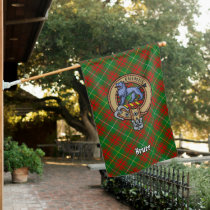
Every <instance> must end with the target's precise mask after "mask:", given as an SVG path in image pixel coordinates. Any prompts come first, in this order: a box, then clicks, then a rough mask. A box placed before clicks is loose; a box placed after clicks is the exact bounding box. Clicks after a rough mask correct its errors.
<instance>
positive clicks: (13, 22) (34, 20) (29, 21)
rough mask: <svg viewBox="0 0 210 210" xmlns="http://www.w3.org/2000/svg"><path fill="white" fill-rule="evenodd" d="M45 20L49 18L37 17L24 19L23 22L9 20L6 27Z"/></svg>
mask: <svg viewBox="0 0 210 210" xmlns="http://www.w3.org/2000/svg"><path fill="white" fill-rule="evenodd" d="M45 20H47V17H36V18H29V19H22V20H9V21H6V26H8V25H16V24H26V23H35V22H43V21H45Z"/></svg>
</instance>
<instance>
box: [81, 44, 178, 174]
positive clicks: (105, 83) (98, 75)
mask: <svg viewBox="0 0 210 210" xmlns="http://www.w3.org/2000/svg"><path fill="white" fill-rule="evenodd" d="M81 67H82V72H83V76H84V80H85V85H86V88H87V92H88V96H89V100H90V103H91V106H92V110H93V114H94V120H95V123H96V126H97V130H98V135H99V139H100V144H101V148H102V152H103V158H104V160H105V165H106V170H107V173H108V176H109V177H115V176H120V175H127V174H131V173H134V172H138V171H140V170H142V169H145V168H148V167H150V166H151V165H153V164H155V163H157V162H159V161H163V160H166V159H170V158H173V157H176V156H177V151H176V146H175V143H174V139H173V133H172V130H171V126H170V120H169V117H168V109H167V105H166V96H165V90H164V83H163V73H162V70H161V59H160V49H159V47H158V45H157V44H152V45H146V46H143V47H140V48H136V49H133V50H129V51H126V52H122V53H119V54H113V55H111V56H107V57H102V58H97V59H91V60H87V61H83V62H81ZM126 74H137V75H140V76H143V77H144V78H146V79H147V80H148V81H149V82H150V84H151V88H152V102H151V106H150V109H149V111H148V113H147V114H146V115H144V116H143V122H144V127H143V129H141V130H139V131H135V130H134V129H133V126H132V122H131V121H130V120H124V121H122V120H119V119H117V118H115V117H114V113H113V112H112V110H111V108H110V106H109V103H108V92H109V89H110V87H111V85H112V84H113V82H114V81H115V80H116V79H117V78H119V77H121V76H123V75H126ZM148 145H150V150H148V151H147V152H144V153H142V154H138V155H137V154H136V152H135V148H139V149H140V148H144V147H145V146H148Z"/></svg>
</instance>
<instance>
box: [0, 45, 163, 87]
mask: <svg viewBox="0 0 210 210" xmlns="http://www.w3.org/2000/svg"><path fill="white" fill-rule="evenodd" d="M157 44H158V46H159V47H165V46H166V44H167V43H166V42H165V41H163V42H158V43H157ZM79 67H81V66H80V64H75V65H73V66H70V67H67V68H63V69H58V70H55V71H51V72H48V73H45V74H40V75H37V76H33V77H29V78H23V79H20V80H16V81H13V82H3V89H8V88H10V87H11V86H13V85H17V84H20V83H24V82H28V81H30V80H35V79H40V78H42V77H47V76H50V75H54V74H59V73H61V72H64V71H70V70H74V69H77V68H79Z"/></svg>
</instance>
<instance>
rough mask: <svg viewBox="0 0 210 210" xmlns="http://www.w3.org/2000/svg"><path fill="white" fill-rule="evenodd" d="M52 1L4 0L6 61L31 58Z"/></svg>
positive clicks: (19, 60) (22, 60) (16, 61)
mask: <svg viewBox="0 0 210 210" xmlns="http://www.w3.org/2000/svg"><path fill="white" fill-rule="evenodd" d="M51 2H52V0H4V13H5V14H4V61H5V62H15V63H18V62H26V61H27V60H28V58H29V57H30V55H31V53H32V50H33V48H34V45H35V43H36V40H37V38H38V35H39V33H40V31H41V29H42V26H43V23H44V21H45V20H46V19H47V14H48V10H49V8H50V5H51Z"/></svg>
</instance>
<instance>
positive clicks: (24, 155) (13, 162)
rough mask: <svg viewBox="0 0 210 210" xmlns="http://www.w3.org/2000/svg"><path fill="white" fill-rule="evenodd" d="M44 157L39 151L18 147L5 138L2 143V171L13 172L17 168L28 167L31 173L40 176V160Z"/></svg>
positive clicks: (41, 166) (8, 138)
mask: <svg viewBox="0 0 210 210" xmlns="http://www.w3.org/2000/svg"><path fill="white" fill-rule="evenodd" d="M44 155H45V153H44V152H43V151H42V150H41V149H36V150H33V149H31V148H28V147H27V146H26V145H25V144H22V145H20V146H19V145H18V142H16V141H12V140H11V137H7V138H6V139H5V142H4V170H5V171H6V172H8V171H10V172H13V171H14V170H15V169H17V168H22V167H28V169H29V171H30V172H31V173H37V174H42V172H43V163H42V160H41V158H42V157H43V156H44Z"/></svg>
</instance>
